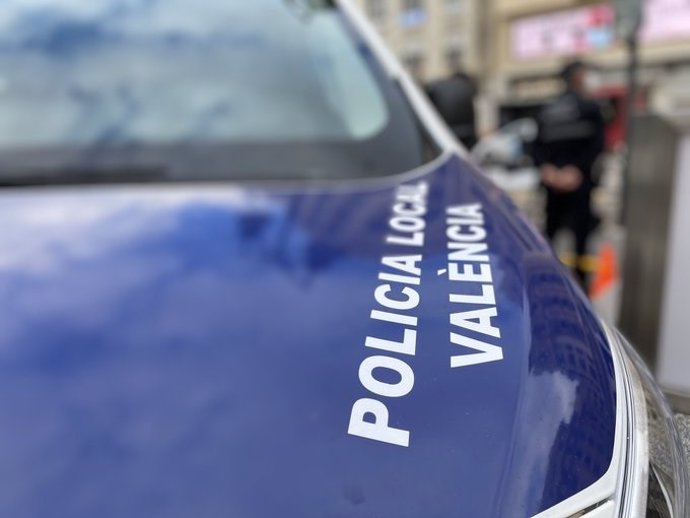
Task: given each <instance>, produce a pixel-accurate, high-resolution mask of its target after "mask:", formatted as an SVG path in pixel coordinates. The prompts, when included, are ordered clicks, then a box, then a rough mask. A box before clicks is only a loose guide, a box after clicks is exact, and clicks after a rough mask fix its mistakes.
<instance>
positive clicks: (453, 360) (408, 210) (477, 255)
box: [348, 182, 503, 447]
mask: <svg viewBox="0 0 690 518" xmlns="http://www.w3.org/2000/svg"><path fill="white" fill-rule="evenodd" d="M428 190H429V187H428V184H427V183H426V182H419V183H417V184H414V185H403V186H401V187H400V188H399V189H398V191H397V194H396V199H395V203H394V205H393V216H392V218H391V220H390V223H389V226H390V229H389V234H388V235H387V236H386V246H387V247H388V248H389V249H391V251H398V250H409V251H411V252H412V253H410V254H409V255H386V256H384V257H383V258H382V259H381V265H382V268H381V271H380V273H379V276H378V278H379V280H380V281H381V284H380V285H379V286H378V287H377V288H376V289H375V290H374V299H375V301H376V304H377V306H376V309H374V310H372V312H371V318H372V319H373V320H376V321H380V322H385V323H387V324H389V327H388V328H389V329H390V332H389V333H388V336H387V337H386V338H383V337H380V336H367V337H366V340H365V342H364V345H365V346H366V348H367V350H368V351H370V352H371V353H372V355H371V356H368V357H367V358H365V359H364V361H362V363H361V365H360V367H359V380H360V382H361V384H362V386H363V387H364V388H365V389H366V390H367V391H368V392H369V393H371V397H365V398H361V399H359V400H357V401H356V402H355V403H354V405H353V406H352V412H351V415H350V424H349V428H348V433H349V434H350V435H354V436H358V437H362V438H366V439H371V440H374V441H379V442H383V443H388V444H393V445H396V446H403V447H409V445H410V430H406V429H402V428H394V427H392V426H391V425H390V415H389V410H388V407H387V406H386V400H387V399H390V398H401V397H404V396H407V395H408V394H410V392H412V390H413V388H414V383H415V376H414V371H413V370H412V368H411V367H410V365H409V363H408V361H409V359H410V358H411V357H414V356H415V354H416V350H417V330H418V329H417V328H418V318H417V317H416V316H415V315H414V314H413V312H414V310H415V309H416V308H417V307H418V306H419V304H420V295H419V288H418V287H419V286H420V284H421V277H422V268H421V265H422V260H423V255H422V252H423V247H424V237H425V230H426V221H425V219H424V217H425V216H426V213H427V197H428ZM446 224H447V230H446V235H447V238H448V265H447V268H443V269H440V270H438V271H436V272H434V274H436V275H439V276H443V277H447V279H448V281H449V286H450V287H451V288H450V295H449V300H450V302H451V303H452V304H453V305H457V306H456V307H457V309H458V311H456V312H453V313H451V315H450V318H449V321H450V328H451V331H450V333H449V339H450V343H451V344H453V345H455V346H458V347H460V348H461V349H459V350H458V351H457V352H458V353H460V354H458V355H455V356H451V357H450V367H451V368H459V367H469V366H473V365H479V364H484V363H488V362H495V361H500V360H502V359H503V350H502V348H501V346H500V344H499V343H498V342H499V341H500V338H501V332H500V329H499V328H498V327H497V326H496V325H494V319H495V318H496V317H497V316H498V311H497V308H496V298H495V294H494V286H493V275H492V270H491V263H490V260H489V248H488V245H487V242H486V237H487V234H486V229H485V227H484V214H483V210H482V206H481V204H479V203H474V204H468V205H456V206H451V207H447V208H446ZM414 252H416V253H414ZM468 292H471V293H472V294H468ZM468 306H471V307H472V309H469V308H468ZM477 308H479V309H477ZM468 331H469V332H471V334H473V336H475V337H481V339H480V338H471V337H469V336H467V332H468ZM392 336H393V337H395V338H394V339H392V338H391V337H392ZM382 371H390V372H391V373H393V374H394V376H393V378H394V379H397V380H398V381H396V382H390V379H391V377H390V376H388V377H386V378H384V377H383V376H381V372H382ZM377 373H378V374H379V376H377ZM384 379H385V380H384Z"/></svg>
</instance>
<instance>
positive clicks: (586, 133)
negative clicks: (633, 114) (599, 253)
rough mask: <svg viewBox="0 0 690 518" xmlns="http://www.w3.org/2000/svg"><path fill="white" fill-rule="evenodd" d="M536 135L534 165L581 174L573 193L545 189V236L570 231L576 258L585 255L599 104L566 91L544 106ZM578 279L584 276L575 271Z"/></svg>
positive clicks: (600, 140)
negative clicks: (570, 169)
mask: <svg viewBox="0 0 690 518" xmlns="http://www.w3.org/2000/svg"><path fill="white" fill-rule="evenodd" d="M537 122H538V125H539V134H538V137H537V141H536V142H535V146H534V159H535V163H536V165H537V166H540V167H541V166H543V165H545V164H551V165H553V166H555V167H556V168H558V169H562V168H564V167H566V166H574V167H576V168H577V169H579V170H580V172H581V173H582V175H583V179H582V183H581V184H580V186H579V187H578V188H577V189H576V190H574V191H572V192H561V191H557V190H554V189H552V188H549V187H548V186H545V187H546V191H547V198H546V235H547V237H548V238H549V239H550V240H552V239H553V238H554V236H555V235H556V233H557V232H558V230H559V229H561V228H570V229H571V230H572V232H573V234H574V235H575V252H576V254H577V256H578V260H579V258H581V257H582V256H584V255H585V254H586V252H587V241H588V238H589V234H590V232H591V229H592V227H593V221H594V215H593V214H592V209H591V194H592V189H593V188H594V186H595V181H594V179H593V175H592V169H593V167H594V163H595V161H596V160H597V158H598V157H599V155H600V154H601V153H602V152H603V150H604V137H605V125H604V119H603V116H602V114H601V110H600V108H599V105H598V104H597V103H595V102H593V101H590V100H587V99H585V98H583V97H582V96H581V95H579V94H578V93H576V92H575V91H572V90H568V91H567V92H566V93H564V94H563V95H562V96H561V97H559V98H558V99H556V100H555V101H554V102H552V103H551V104H549V105H548V106H546V107H545V108H544V109H543V110H542V111H541V113H540V114H539V117H538V120H537ZM577 273H578V275H579V277H580V278H581V280H584V273H583V272H582V270H580V269H579V268H578V271H577Z"/></svg>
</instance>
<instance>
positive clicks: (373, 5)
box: [367, 0, 387, 22]
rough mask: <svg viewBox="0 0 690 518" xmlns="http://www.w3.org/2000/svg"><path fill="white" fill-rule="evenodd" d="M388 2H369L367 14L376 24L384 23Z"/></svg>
mask: <svg viewBox="0 0 690 518" xmlns="http://www.w3.org/2000/svg"><path fill="white" fill-rule="evenodd" d="M386 3H387V0H367V14H368V15H369V18H371V19H372V20H373V21H375V22H380V21H383V20H384V19H385V18H386Z"/></svg>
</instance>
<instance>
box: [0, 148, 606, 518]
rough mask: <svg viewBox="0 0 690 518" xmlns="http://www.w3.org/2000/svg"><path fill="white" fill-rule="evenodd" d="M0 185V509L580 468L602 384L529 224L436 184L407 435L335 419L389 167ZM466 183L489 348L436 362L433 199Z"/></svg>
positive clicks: (318, 502) (435, 482)
mask: <svg viewBox="0 0 690 518" xmlns="http://www.w3.org/2000/svg"><path fill="white" fill-rule="evenodd" d="M403 178H404V177H393V178H388V179H384V180H382V181H381V182H379V183H377V182H374V183H370V182H362V183H361V184H357V183H353V184H349V185H348V186H340V187H338V188H332V189H331V188H327V187H323V188H314V187H308V186H305V187H303V188H301V187H299V186H298V185H297V186H295V187H292V188H290V189H281V188H275V189H272V188H261V187H244V188H240V187H238V186H232V185H228V184H218V185H211V186H197V187H189V186H187V187H180V186H176V185H172V186H160V187H150V186H145V187H134V186H132V187H121V186H120V187H110V188H80V189H58V188H53V189H51V188H46V189H40V190H16V191H5V192H2V193H1V194H0V200H1V202H0V220H2V221H3V222H4V223H3V229H2V231H0V479H1V480H2V481H3V484H2V485H1V486H0V516H12V517H14V518H25V517H26V518H28V517H56V518H58V517H59V518H87V517H88V518H91V517H94V516H98V517H100V518H108V517H122V516H127V517H128V518H138V517H142V518H143V517H146V518H153V517H166V518H176V517H180V518H182V517H185V518H188V517H190V516H203V517H206V518H212V517H228V516H231V517H237V518H266V517H275V516H285V517H294V518H308V517H314V518H316V517H319V518H321V517H347V518H359V517H361V518H372V517H386V518H387V517H392V516H396V517H399V518H402V517H409V518H419V517H420V516H424V517H425V518H448V517H480V516H481V517H485V516H486V517H506V516H516V517H517V516H529V515H532V514H535V513H537V512H540V511H542V510H545V509H547V508H549V507H551V506H553V505H555V504H556V503H558V502H560V501H562V500H564V499H565V498H568V497H569V496H571V495H573V494H575V493H577V492H579V491H581V490H582V489H584V488H585V487H587V486H588V485H590V484H592V483H593V482H595V481H596V480H597V479H599V478H600V477H601V476H602V475H603V474H604V473H605V472H606V470H607V469H608V467H609V464H610V462H611V459H612V452H613V443H614V428H615V415H616V406H615V405H616V403H615V386H614V374H613V365H612V358H611V353H610V350H609V348H608V345H607V344H606V339H605V337H604V335H603V333H602V330H601V327H600V325H599V323H598V321H597V319H596V318H595V316H594V315H593V314H592V312H591V310H590V308H589V306H588V305H587V303H586V302H585V301H584V298H583V297H582V296H581V294H580V293H579V291H578V290H577V288H575V287H574V284H573V283H572V282H571V281H570V280H569V279H568V277H567V274H566V272H565V271H564V270H563V269H562V267H561V266H560V265H559V264H558V263H557V261H556V259H555V258H554V257H553V255H552V253H551V252H550V251H549V249H548V247H547V245H546V244H545V243H544V242H543V241H542V239H541V238H540V237H539V236H538V235H537V234H536V233H535V232H534V231H533V230H531V228H530V227H529V226H528V224H527V223H525V222H524V220H523V217H522V216H521V214H520V213H519V212H517V210H516V209H515V208H514V207H513V205H512V204H511V203H510V202H509V201H508V200H507V199H506V198H505V196H504V195H503V194H502V193H501V192H500V191H499V190H498V189H497V188H495V187H493V186H492V185H490V184H489V183H488V182H487V181H485V180H484V179H483V178H481V176H480V175H479V174H477V173H476V172H474V171H473V170H472V169H471V167H470V166H468V165H467V164H465V163H464V162H463V161H462V160H461V159H459V158H455V157H451V158H448V159H447V160H443V161H442V162H441V163H439V164H437V166H436V167H433V168H432V169H431V170H430V171H429V172H427V173H425V174H423V175H422V176H420V177H419V178H416V179H414V180H411V181H412V182H417V181H419V180H420V179H424V180H426V181H427V182H428V183H429V187H430V191H429V213H428V215H427V216H426V221H427V229H426V243H425V245H424V249H423V253H424V261H423V263H422V270H423V273H422V282H421V286H420V295H421V303H420V306H419V308H417V312H418V313H417V314H418V315H419V318H420V321H419V336H418V342H417V354H416V356H415V357H414V358H409V359H406V361H408V362H409V364H410V366H411V367H412V369H413V370H414V373H415V386H414V389H413V390H412V392H411V393H410V394H409V395H407V396H405V397H402V398H399V399H396V400H389V401H386V402H385V403H386V405H387V406H388V408H389V410H390V415H391V425H394V426H400V427H403V426H404V427H406V428H408V429H410V431H411V441H410V446H409V448H400V447H396V446H391V445H387V444H383V443H380V442H375V441H370V440H366V439H362V438H359V437H354V436H352V435H348V433H347V430H348V421H349V418H350V411H351V408H352V405H353V403H354V402H355V401H356V400H357V399H359V398H361V397H367V396H369V395H370V394H368V393H367V391H366V390H365V389H364V388H363V387H362V385H361V384H360V382H359V379H358V368H359V365H360V363H361V362H362V360H363V359H364V358H366V357H367V356H368V355H370V354H371V352H370V351H367V350H365V347H364V339H365V337H366V336H367V335H369V334H372V333H375V332H377V327H376V326H377V325H381V324H380V323H379V324H375V323H374V321H372V320H370V318H369V313H370V311H371V309H372V308H373V307H374V298H373V291H374V289H375V288H376V286H377V285H378V284H379V281H378V280H377V272H378V271H379V269H380V266H381V265H380V258H381V256H382V255H383V254H384V253H386V250H387V247H386V245H385V243H384V236H385V234H386V232H387V229H388V220H389V218H390V212H391V207H392V204H393V200H394V195H395V190H396V187H397V184H398V183H399V182H400V181H402V180H403ZM466 202H481V203H482V205H483V207H484V212H485V217H486V228H487V230H488V234H489V235H488V244H489V248H490V251H491V262H492V265H493V268H494V282H495V287H496V299H497V305H498V310H499V320H498V326H499V327H500V328H501V330H502V335H503V337H502V345H503V355H504V359H503V360H502V361H500V362H493V363H488V364H485V365H478V366H474V367H466V368H461V369H451V368H450V367H449V357H450V355H452V354H456V353H457V351H456V349H454V348H455V347H457V346H454V345H452V344H450V343H449V339H448V336H449V335H448V333H449V315H450V313H451V312H452V311H453V308H452V307H451V305H450V303H449V302H448V293H449V289H450V288H449V286H448V280H447V278H444V277H440V276H438V275H437V273H436V272H437V269H438V268H442V267H443V265H444V264H446V265H447V258H446V254H447V241H446V235H445V232H446V222H445V209H446V207H448V206H450V205H452V204H457V203H466Z"/></svg>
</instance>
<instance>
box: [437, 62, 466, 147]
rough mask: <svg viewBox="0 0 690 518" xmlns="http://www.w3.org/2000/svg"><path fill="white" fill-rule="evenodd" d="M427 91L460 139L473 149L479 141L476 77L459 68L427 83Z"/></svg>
mask: <svg viewBox="0 0 690 518" xmlns="http://www.w3.org/2000/svg"><path fill="white" fill-rule="evenodd" d="M426 92H427V95H428V96H429V99H431V102H432V103H433V104H434V106H436V109H437V110H438V111H439V113H440V114H441V116H442V117H443V119H444V120H445V121H446V124H448V126H450V129H451V130H452V131H453V133H455V136H456V137H457V138H458V140H459V141H460V142H462V143H463V144H464V145H465V147H466V148H467V149H472V148H473V147H474V145H475V144H476V143H477V132H476V128H475V123H476V120H475V119H476V117H475V109H474V98H475V96H476V95H477V84H476V82H475V81H474V79H473V78H472V77H471V76H469V75H468V74H466V73H465V72H463V71H462V70H461V69H460V68H458V69H457V70H456V71H455V72H454V73H453V74H452V75H451V76H449V77H447V78H445V79H441V80H439V81H434V82H433V83H430V84H429V85H427V87H426Z"/></svg>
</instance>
